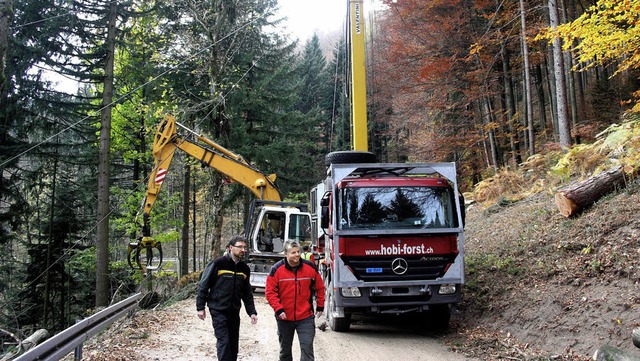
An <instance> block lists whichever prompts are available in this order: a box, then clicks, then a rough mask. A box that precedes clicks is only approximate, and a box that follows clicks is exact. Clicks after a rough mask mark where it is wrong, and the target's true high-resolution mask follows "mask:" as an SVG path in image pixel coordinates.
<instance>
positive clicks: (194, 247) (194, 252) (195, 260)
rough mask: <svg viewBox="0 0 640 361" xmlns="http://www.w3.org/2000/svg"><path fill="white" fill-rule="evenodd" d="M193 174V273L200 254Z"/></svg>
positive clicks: (194, 178) (194, 177)
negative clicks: (198, 249)
mask: <svg viewBox="0 0 640 361" xmlns="http://www.w3.org/2000/svg"><path fill="white" fill-rule="evenodd" d="M192 174H193V181H192V184H193V191H191V196H192V198H193V199H192V202H191V204H192V205H193V209H192V212H191V222H192V223H191V232H192V233H191V238H192V242H193V255H192V260H193V272H195V271H196V269H197V263H196V262H197V258H196V255H197V254H198V252H197V248H196V247H197V242H196V224H197V223H198V222H197V218H198V213H197V209H196V175H195V172H193V173H192Z"/></svg>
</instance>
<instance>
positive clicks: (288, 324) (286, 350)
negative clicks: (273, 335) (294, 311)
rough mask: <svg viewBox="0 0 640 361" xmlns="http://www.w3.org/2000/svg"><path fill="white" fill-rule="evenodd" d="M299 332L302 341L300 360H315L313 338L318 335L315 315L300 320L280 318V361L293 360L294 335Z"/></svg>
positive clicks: (299, 339) (299, 338)
mask: <svg viewBox="0 0 640 361" xmlns="http://www.w3.org/2000/svg"><path fill="white" fill-rule="evenodd" d="M295 332H298V341H300V352H301V354H300V360H301V361H313V360H314V357H313V338H314V337H315V335H316V323H315V321H314V316H311V317H307V318H305V319H304V320H300V321H283V320H278V340H279V341H280V361H293V355H292V354H291V345H292V344H293V335H294V333H295Z"/></svg>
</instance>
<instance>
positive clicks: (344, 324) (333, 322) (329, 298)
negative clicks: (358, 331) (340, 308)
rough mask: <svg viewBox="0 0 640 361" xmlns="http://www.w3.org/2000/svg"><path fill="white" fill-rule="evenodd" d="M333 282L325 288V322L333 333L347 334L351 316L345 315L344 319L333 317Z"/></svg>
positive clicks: (334, 305) (334, 307)
mask: <svg viewBox="0 0 640 361" xmlns="http://www.w3.org/2000/svg"><path fill="white" fill-rule="evenodd" d="M332 291H333V282H331V283H330V284H329V287H328V288H326V302H327V309H326V312H327V322H328V323H329V327H331V329H332V330H333V331H335V332H347V331H349V327H350V326H351V315H350V314H345V315H344V317H335V316H334V314H335V309H336V304H335V300H334V297H333V294H332Z"/></svg>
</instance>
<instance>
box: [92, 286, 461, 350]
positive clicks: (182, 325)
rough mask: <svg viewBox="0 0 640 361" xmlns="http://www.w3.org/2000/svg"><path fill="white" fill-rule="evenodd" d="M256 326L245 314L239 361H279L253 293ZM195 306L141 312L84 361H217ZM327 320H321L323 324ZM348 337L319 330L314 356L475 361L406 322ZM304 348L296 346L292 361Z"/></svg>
mask: <svg viewBox="0 0 640 361" xmlns="http://www.w3.org/2000/svg"><path fill="white" fill-rule="evenodd" d="M255 301H256V307H257V310H258V316H259V319H258V323H257V324H256V325H252V324H251V322H250V319H249V317H248V316H247V315H246V313H245V312H244V310H242V311H241V317H242V325H241V326H240V332H241V336H240V353H239V357H238V359H239V360H243V361H264V360H277V359H278V349H279V348H278V336H277V333H276V321H275V318H274V317H273V311H272V310H271V308H270V307H269V305H268V304H267V302H266V300H265V298H264V294H262V293H260V292H257V293H256V294H255ZM194 302H195V301H194V300H193V299H187V300H184V301H181V302H178V303H176V304H174V305H172V306H170V307H168V308H166V309H163V310H160V311H155V312H152V311H142V312H138V314H137V315H136V316H135V317H134V319H133V320H130V321H126V322H128V324H125V323H124V322H123V323H122V324H120V325H114V326H112V328H111V330H110V331H109V332H107V333H105V334H103V335H101V336H98V337H97V338H95V339H93V341H92V342H88V343H87V344H85V347H84V359H85V360H101V361H104V360H173V361H199V360H215V359H216V353H215V337H214V336H213V328H212V326H211V319H210V318H209V315H208V314H207V319H206V320H205V321H201V320H200V319H198V317H197V316H196V311H195V306H194V304H195V303H194ZM322 321H324V317H322V318H321V319H318V320H317V322H316V323H317V324H318V325H319V324H320V323H321V322H322ZM353 321H354V322H353V325H352V328H351V331H350V332H348V333H337V332H333V331H332V330H331V329H330V328H327V330H326V331H324V332H323V331H321V330H319V329H318V330H317V333H316V338H315V355H316V360H319V361H334V360H336V361H337V360H340V361H343V360H344V361H356V360H395V359H403V360H424V361H449V360H451V361H458V360H459V361H463V360H471V359H469V358H465V357H464V356H462V355H460V354H456V353H454V352H451V351H449V350H448V349H447V347H445V346H443V345H442V344H440V343H439V342H438V339H437V335H434V334H431V335H430V334H429V331H424V330H423V329H418V328H416V327H411V326H410V325H411V324H412V323H413V322H410V321H411V320H409V319H407V318H399V317H387V318H383V319H382V320H381V319H379V318H357V317H355V318H354V320H353ZM299 357H300V349H299V347H298V346H297V339H296V340H295V341H294V360H297V359H299Z"/></svg>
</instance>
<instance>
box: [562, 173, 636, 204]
mask: <svg viewBox="0 0 640 361" xmlns="http://www.w3.org/2000/svg"><path fill="white" fill-rule="evenodd" d="M625 181H626V179H625V174H624V172H623V170H622V166H617V167H615V168H612V169H610V170H608V171H606V172H602V173H600V174H598V175H595V176H593V177H591V178H588V179H585V180H583V181H581V182H578V183H575V184H572V185H569V186H567V187H564V188H562V189H559V190H558V191H557V192H556V196H555V200H556V206H557V207H558V209H559V210H560V213H562V215H563V216H565V217H571V216H573V215H576V214H578V213H580V212H582V211H583V210H585V209H587V208H588V207H590V206H591V205H592V204H593V203H595V202H596V201H597V200H598V199H600V198H601V197H602V196H604V195H606V194H608V193H610V192H611V191H613V190H615V189H616V188H618V187H619V186H621V185H623V184H624V183H625Z"/></svg>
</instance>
